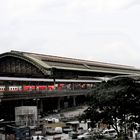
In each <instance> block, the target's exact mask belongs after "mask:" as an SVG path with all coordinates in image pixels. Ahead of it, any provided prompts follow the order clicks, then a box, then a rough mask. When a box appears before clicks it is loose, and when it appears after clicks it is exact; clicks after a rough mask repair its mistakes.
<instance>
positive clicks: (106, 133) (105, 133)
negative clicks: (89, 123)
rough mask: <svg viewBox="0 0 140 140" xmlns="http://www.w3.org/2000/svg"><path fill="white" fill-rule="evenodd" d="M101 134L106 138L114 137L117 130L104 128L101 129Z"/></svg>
mask: <svg viewBox="0 0 140 140" xmlns="http://www.w3.org/2000/svg"><path fill="white" fill-rule="evenodd" d="M102 134H103V136H105V137H106V138H116V137H117V132H116V130H115V129H105V130H103V132H102Z"/></svg>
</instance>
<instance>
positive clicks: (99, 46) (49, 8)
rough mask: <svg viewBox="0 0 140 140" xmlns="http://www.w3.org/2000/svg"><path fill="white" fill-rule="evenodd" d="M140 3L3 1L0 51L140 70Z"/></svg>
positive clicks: (0, 5)
mask: <svg viewBox="0 0 140 140" xmlns="http://www.w3.org/2000/svg"><path fill="white" fill-rule="evenodd" d="M139 26H140V0H3V1H0V48H1V49H0V53H3V52H7V51H10V50H19V51H27V52H35V53H43V54H49V55H57V56H65V57H72V58H80V59H88V60H94V61H101V62H108V63H116V64H125V65H132V66H135V67H137V68H140V27H139Z"/></svg>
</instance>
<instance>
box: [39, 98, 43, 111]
mask: <svg viewBox="0 0 140 140" xmlns="http://www.w3.org/2000/svg"><path fill="white" fill-rule="evenodd" d="M40 112H43V100H42V99H40Z"/></svg>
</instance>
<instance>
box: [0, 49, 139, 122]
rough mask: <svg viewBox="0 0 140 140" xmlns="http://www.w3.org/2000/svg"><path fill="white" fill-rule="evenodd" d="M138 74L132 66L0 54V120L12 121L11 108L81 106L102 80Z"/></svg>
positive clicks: (46, 56) (16, 52)
mask: <svg viewBox="0 0 140 140" xmlns="http://www.w3.org/2000/svg"><path fill="white" fill-rule="evenodd" d="M132 74H135V75H140V69H137V68H135V67H132V66H126V65H117V64H109V63H102V62H97V61H89V60H81V59H74V58H66V57H58V56H51V55H46V54H37V53H29V52H20V51H10V52H6V53H3V54H0V111H1V112H0V118H7V119H11V120H14V116H12V115H9V116H7V114H14V108H15V107H18V106H25V105H26V106H31V105H33V106H37V107H38V110H39V112H40V113H41V112H48V111H51V110H54V109H58V110H59V109H61V108H67V107H71V106H76V105H79V104H82V103H83V102H84V101H85V100H86V98H87V96H89V95H90V96H92V95H91V94H90V93H91V91H92V89H93V88H94V87H95V86H96V84H99V83H100V82H102V81H103V80H106V79H110V78H112V77H115V76H120V75H132Z"/></svg>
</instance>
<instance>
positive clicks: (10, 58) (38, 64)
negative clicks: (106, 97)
mask: <svg viewBox="0 0 140 140" xmlns="http://www.w3.org/2000/svg"><path fill="white" fill-rule="evenodd" d="M129 74H140V69H137V68H135V67H132V66H126V65H117V64H109V63H102V62H97V61H88V60H81V59H74V58H66V57H59V56H51V55H45V54H37V53H29V52H20V51H11V52H6V53H3V54H0V76H9V77H26V78H28V77H35V78H59V79H94V78H95V77H112V76H117V75H129Z"/></svg>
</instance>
